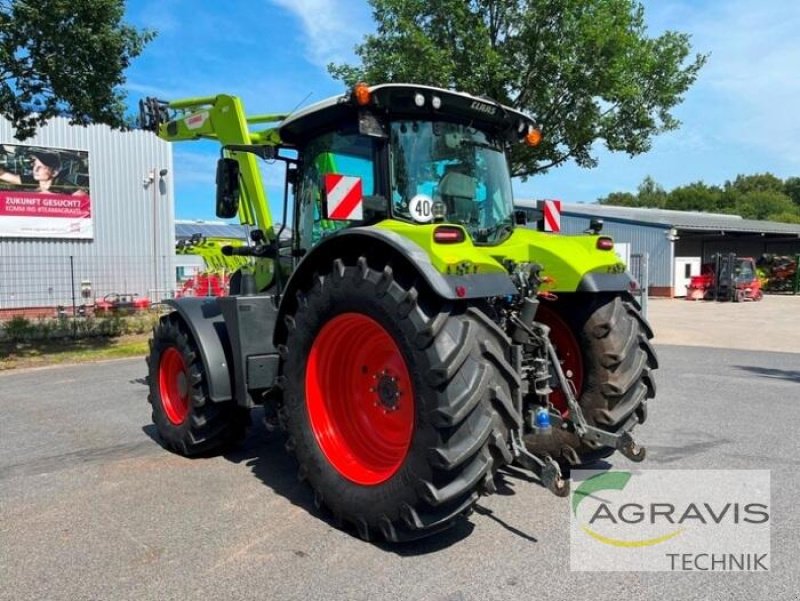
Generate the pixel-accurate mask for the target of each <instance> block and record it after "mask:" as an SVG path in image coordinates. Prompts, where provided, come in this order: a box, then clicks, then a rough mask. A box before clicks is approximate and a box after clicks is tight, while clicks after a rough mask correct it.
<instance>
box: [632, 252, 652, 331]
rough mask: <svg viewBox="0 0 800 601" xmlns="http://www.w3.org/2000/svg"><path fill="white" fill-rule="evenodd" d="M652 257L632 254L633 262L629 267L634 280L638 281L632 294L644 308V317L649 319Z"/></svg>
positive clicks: (645, 254)
mask: <svg viewBox="0 0 800 601" xmlns="http://www.w3.org/2000/svg"><path fill="white" fill-rule="evenodd" d="M649 263H650V255H649V254H648V253H640V254H632V255H631V262H630V264H629V265H628V271H629V272H630V274H631V276H633V279H634V280H636V284H637V285H636V288H635V289H634V290H631V294H633V296H634V297H635V298H636V299H637V300H638V302H639V305H641V307H642V315H644V317H647V295H648V291H649V284H648V281H649V279H650V274H649V270H648V267H649Z"/></svg>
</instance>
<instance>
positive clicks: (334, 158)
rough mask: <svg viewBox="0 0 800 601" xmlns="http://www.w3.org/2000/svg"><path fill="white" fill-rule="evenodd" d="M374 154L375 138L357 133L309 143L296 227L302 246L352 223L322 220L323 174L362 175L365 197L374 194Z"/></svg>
mask: <svg viewBox="0 0 800 601" xmlns="http://www.w3.org/2000/svg"><path fill="white" fill-rule="evenodd" d="M374 153H375V142H374V140H373V139H372V138H367V137H365V136H361V135H358V134H356V133H328V134H323V135H322V136H319V137H318V138H316V139H314V140H312V141H311V142H310V143H309V144H308V145H307V146H306V148H305V150H304V152H303V163H302V171H301V175H300V193H299V197H298V207H297V208H298V214H297V228H298V230H299V231H298V234H299V239H300V246H301V247H302V248H305V249H309V248H311V247H312V246H314V245H316V244H317V243H318V242H319V241H320V240H321V239H322V238H324V237H325V236H328V235H330V234H332V233H334V232H337V231H339V230H341V229H343V228H345V227H347V226H349V225H351V224H352V223H353V222H351V221H333V220H329V219H323V215H324V212H323V207H322V185H323V182H322V179H323V176H324V175H325V174H328V173H336V174H339V175H349V176H354V177H359V178H361V188H362V191H363V194H364V196H368V195H372V194H375V161H374Z"/></svg>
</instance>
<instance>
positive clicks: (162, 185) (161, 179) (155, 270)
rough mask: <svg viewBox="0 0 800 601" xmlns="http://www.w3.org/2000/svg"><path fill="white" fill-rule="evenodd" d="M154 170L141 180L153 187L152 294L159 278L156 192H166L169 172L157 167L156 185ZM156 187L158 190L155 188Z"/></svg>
mask: <svg viewBox="0 0 800 601" xmlns="http://www.w3.org/2000/svg"><path fill="white" fill-rule="evenodd" d="M156 171H157V168H156V167H153V169H151V170H150V172H149V173H148V174H147V175H146V176H145V177H144V180H142V185H143V186H144V187H145V188H147V187H149V186H152V188H153V279H154V287H153V293H154V295H158V294H159V279H158V200H157V192H160V193H161V194H165V193H166V184H165V183H164V178H165V177H166V176H167V174H168V173H169V170H168V169H159V170H158V171H157V172H158V186H155V185H153V184H155V181H156ZM156 188H158V190H156ZM152 300H153V302H159V301H160V300H161V299H160V298H159V299H155V298H153V299H152Z"/></svg>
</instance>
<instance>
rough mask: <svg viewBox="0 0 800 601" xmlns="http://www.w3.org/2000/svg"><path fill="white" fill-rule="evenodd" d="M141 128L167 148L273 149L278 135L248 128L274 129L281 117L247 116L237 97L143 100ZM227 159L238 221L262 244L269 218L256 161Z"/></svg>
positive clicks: (247, 156)
mask: <svg viewBox="0 0 800 601" xmlns="http://www.w3.org/2000/svg"><path fill="white" fill-rule="evenodd" d="M139 109H140V126H141V127H142V128H144V129H148V130H150V131H153V132H154V133H156V134H157V135H158V137H159V138H161V139H163V140H167V141H169V142H183V141H187V140H198V139H210V140H216V141H218V142H219V143H220V144H221V145H222V146H225V145H228V144H248V145H249V144H273V145H277V144H279V143H280V138H279V136H278V131H277V129H275V128H268V129H264V130H262V131H256V132H254V131H250V126H251V125H255V124H260V123H275V122H278V121H281V120H283V119H284V118H285V117H286V115H284V114H272V115H254V116H250V117H248V116H246V115H245V113H244V107H243V106H242V101H241V100H240V99H239V98H238V97H236V96H228V95H225V94H220V95H218V96H206V97H200V98H187V99H184V100H175V101H172V102H164V101H161V100H157V99H155V98H146V99H144V100H142V101H140V103H139ZM224 153H225V155H226V156H230V157H231V158H234V159H236V160H237V161H238V163H239V172H240V178H241V202H240V204H239V220H240V221H241V222H242V223H244V224H247V225H255V226H256V227H257V228H258V229H260V230H261V231H262V232H264V234H265V236H267V238H269V239H272V238H273V237H274V235H275V234H274V232H273V228H272V226H273V223H272V216H271V215H270V211H269V203H268V202H267V195H266V191H265V190H264V185H263V182H262V179H261V171H260V170H259V167H258V162H257V159H256V157H255V156H254V155H253V154H251V153H248V152H230V151H224Z"/></svg>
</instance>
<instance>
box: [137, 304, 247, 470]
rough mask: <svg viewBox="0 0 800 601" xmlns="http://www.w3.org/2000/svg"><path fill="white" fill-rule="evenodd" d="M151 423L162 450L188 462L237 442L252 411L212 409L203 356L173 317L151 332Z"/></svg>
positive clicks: (216, 405) (232, 406) (229, 407)
mask: <svg viewBox="0 0 800 601" xmlns="http://www.w3.org/2000/svg"><path fill="white" fill-rule="evenodd" d="M147 364H148V378H147V379H148V384H149V386H150V394H149V395H148V396H147V400H148V402H149V403H150V405H151V406H152V409H153V423H154V424H155V426H156V429H157V430H158V435H159V437H160V438H161V441H162V442H163V444H164V446H165V447H166V448H167V449H169V450H171V451H174V452H176V453H178V454H180V455H185V456H187V457H190V456H194V455H201V454H203V455H205V454H210V453H211V452H213V451H218V450H221V449H224V448H227V447H230V446H231V445H233V444H235V443H237V442H239V441H240V440H241V439H242V438H243V437H244V434H245V431H246V428H247V425H248V424H249V421H250V418H249V411H248V410H247V409H244V408H242V407H239V406H238V405H236V403H234V402H233V401H227V402H223V403H214V402H212V401H211V400H210V399H209V398H208V382H207V377H206V373H205V369H204V367H203V362H202V360H201V358H200V352H199V350H198V348H197V345H196V343H195V341H194V339H193V338H192V336H191V334H190V333H189V332H188V331H186V330H185V327H184V326H183V324H182V322H181V321H180V318H178V317H177V316H176V315H175V314H172V315H168V316H166V317H162V318H161V320H160V322H159V324H158V325H157V326H156V327H155V328H154V329H153V337H152V339H151V340H150V356H149V357H148V358H147Z"/></svg>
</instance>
